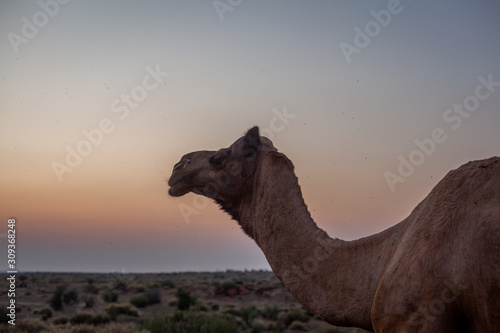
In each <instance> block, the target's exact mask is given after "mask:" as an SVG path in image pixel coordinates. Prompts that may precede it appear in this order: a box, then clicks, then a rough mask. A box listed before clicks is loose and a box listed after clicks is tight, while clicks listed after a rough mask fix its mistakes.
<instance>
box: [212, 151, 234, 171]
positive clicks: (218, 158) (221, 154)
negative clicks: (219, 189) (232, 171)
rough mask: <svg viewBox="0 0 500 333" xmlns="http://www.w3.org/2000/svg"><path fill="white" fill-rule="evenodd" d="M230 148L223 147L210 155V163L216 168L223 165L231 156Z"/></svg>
mask: <svg viewBox="0 0 500 333" xmlns="http://www.w3.org/2000/svg"><path fill="white" fill-rule="evenodd" d="M229 154H230V151H229V149H221V150H219V151H218V152H216V153H215V154H214V155H212V157H210V160H209V161H210V164H212V165H213V166H214V167H216V168H220V167H222V163H223V162H224V161H225V160H226V159H227V158H228V157H229Z"/></svg>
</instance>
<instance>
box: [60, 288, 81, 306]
mask: <svg viewBox="0 0 500 333" xmlns="http://www.w3.org/2000/svg"><path fill="white" fill-rule="evenodd" d="M62 299H63V302H64V304H66V305H72V304H76V303H78V292H77V291H76V290H75V289H71V290H69V291H67V292H65V293H64V294H63V298H62Z"/></svg>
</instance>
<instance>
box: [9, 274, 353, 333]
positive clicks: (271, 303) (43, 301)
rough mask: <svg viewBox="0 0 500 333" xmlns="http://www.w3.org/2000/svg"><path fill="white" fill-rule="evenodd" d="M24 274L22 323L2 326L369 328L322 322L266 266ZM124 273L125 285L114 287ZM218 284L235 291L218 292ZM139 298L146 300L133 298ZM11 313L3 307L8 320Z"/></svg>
mask: <svg viewBox="0 0 500 333" xmlns="http://www.w3.org/2000/svg"><path fill="white" fill-rule="evenodd" d="M23 276H26V278H24V281H25V282H27V287H26V289H24V290H23V292H22V297H19V298H18V299H17V301H18V302H17V303H16V306H17V311H16V326H15V327H10V325H1V324H0V333H42V332H43V333H147V332H148V331H149V332H151V333H154V332H166V333H168V332H176V333H182V332H241V333H257V332H262V333H271V332H284V331H286V332H292V331H294V332H299V331H300V330H302V331H307V332H312V333H313V332H314V333H320V332H321V333H326V332H332V333H333V332H335V333H347V332H349V333H361V332H363V331H362V330H356V329H344V328H334V327H332V326H330V325H328V324H326V323H324V322H322V321H321V320H320V319H318V318H317V317H315V316H314V315H313V314H312V313H310V312H308V311H306V310H305V309H304V308H302V307H300V306H298V305H297V304H296V303H295V301H293V299H292V298H291V297H290V296H289V295H288V294H287V293H286V291H285V290H284V288H283V286H282V285H281V284H280V282H279V280H277V279H276V278H275V277H274V275H273V274H272V273H271V272H266V271H250V272H246V273H245V272H239V271H226V272H214V273H172V274H130V275H120V276H119V279H118V278H117V277H116V275H111V274H110V275H105V274H62V273H61V274H60V273H25V274H23ZM35 281H36V283H35ZM119 281H122V282H124V283H123V284H122V286H126V289H125V290H123V289H122V288H115V287H119V285H120V284H119ZM2 283H6V282H2V281H0V288H3V289H5V285H2ZM214 287H222V288H229V289H228V290H233V292H230V293H221V294H216V293H214ZM234 288H237V289H238V290H239V291H238V293H237V294H235V293H234ZM98 291H100V292H99V293H98V294H97V292H98ZM276 295H280V296H279V297H275V296H276ZM136 298H139V299H140V300H141V302H143V303H142V304H146V305H145V306H144V307H141V308H139V307H138V306H136V305H134V303H136V301H135V299H136ZM118 301H120V303H117V302H118ZM48 305H50V306H48ZM53 305H55V306H56V308H57V305H59V306H60V308H59V310H56V309H55V308H54V307H53ZM6 314H7V313H6V311H5V310H4V309H0V315H1V316H2V320H4V321H3V322H4V323H5V322H6V321H5V320H6V319H8V317H6ZM155 314H156V316H155ZM304 329H305V330H304Z"/></svg>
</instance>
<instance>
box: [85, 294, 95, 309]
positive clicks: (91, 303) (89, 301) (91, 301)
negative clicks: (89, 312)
mask: <svg viewBox="0 0 500 333" xmlns="http://www.w3.org/2000/svg"><path fill="white" fill-rule="evenodd" d="M94 305H95V298H94V297H92V296H90V297H87V298H86V299H85V307H86V308H93V307H94Z"/></svg>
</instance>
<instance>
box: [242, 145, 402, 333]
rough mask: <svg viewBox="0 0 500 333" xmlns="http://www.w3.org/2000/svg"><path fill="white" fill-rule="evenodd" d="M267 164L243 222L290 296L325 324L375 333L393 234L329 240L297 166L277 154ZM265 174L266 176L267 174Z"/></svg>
mask: <svg viewBox="0 0 500 333" xmlns="http://www.w3.org/2000/svg"><path fill="white" fill-rule="evenodd" d="M267 158H268V161H266V163H262V165H263V167H264V168H265V169H264V170H260V173H259V174H258V179H256V186H255V192H254V193H253V200H252V204H251V205H250V207H251V208H250V209H247V210H246V212H245V213H246V214H244V215H245V216H244V217H242V220H240V224H241V225H242V227H243V229H245V231H246V232H247V233H248V234H249V235H250V236H251V237H252V238H253V239H254V240H255V241H256V242H257V244H258V245H259V247H260V248H261V249H262V251H263V252H264V254H265V256H266V259H267V260H268V262H269V264H270V266H271V268H272V269H273V272H274V273H275V275H276V276H277V277H278V278H279V279H280V280H281V281H282V282H283V284H284V286H285V287H286V288H287V289H288V291H289V292H290V293H291V295H292V296H293V297H294V298H295V299H296V300H297V301H299V302H300V303H301V304H303V305H304V306H306V307H308V308H309V309H311V310H312V311H313V312H314V313H317V314H319V315H320V316H322V318H323V319H325V320H326V321H328V322H330V323H332V324H335V325H339V326H357V327H362V328H365V329H370V328H371V320H370V313H371V305H372V302H373V298H374V295H375V291H376V288H377V285H378V283H379V281H380V278H381V275H382V272H383V271H384V269H385V267H386V266H387V263H388V262H389V259H390V257H391V256H392V253H393V250H392V249H389V250H388V251H387V249H386V251H385V252H383V253H381V252H382V251H381V248H382V247H384V246H385V247H387V246H389V247H390V245H388V244H391V239H392V236H391V234H393V233H394V230H392V231H391V229H392V228H391V229H388V230H386V231H384V232H382V233H380V234H376V235H373V236H370V237H366V238H362V239H359V240H356V241H349V242H348V241H342V240H340V239H332V238H330V237H329V236H328V235H327V234H326V233H325V232H324V231H323V230H321V229H320V228H319V227H318V226H317V225H316V223H315V222H314V221H313V219H312V218H311V215H310V213H309V211H308V210H307V206H306V204H305V203H304V200H303V198H302V192H301V189H300V186H299V183H298V179H297V177H296V176H295V174H294V172H293V165H292V164H291V162H290V161H289V160H288V159H287V158H286V157H285V156H284V155H282V154H279V153H273V154H272V156H268V157H267ZM264 173H265V174H264Z"/></svg>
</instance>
